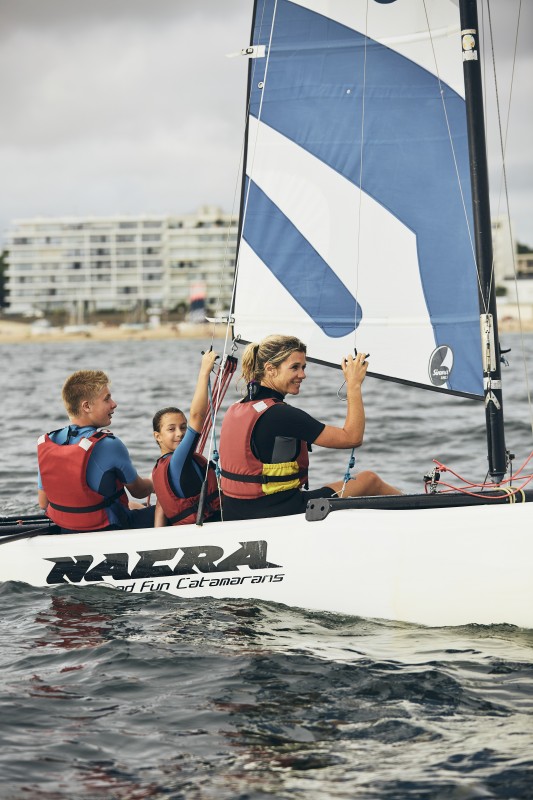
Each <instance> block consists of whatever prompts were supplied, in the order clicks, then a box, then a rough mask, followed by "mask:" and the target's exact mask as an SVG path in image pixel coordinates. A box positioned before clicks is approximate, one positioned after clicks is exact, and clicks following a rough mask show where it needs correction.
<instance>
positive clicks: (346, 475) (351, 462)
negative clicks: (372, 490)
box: [338, 447, 355, 497]
mask: <svg viewBox="0 0 533 800" xmlns="http://www.w3.org/2000/svg"><path fill="white" fill-rule="evenodd" d="M354 467H355V447H352V452H351V453H350V458H349V460H348V466H347V467H346V472H345V473H344V479H343V480H344V483H343V484H342V489H341V491H340V494H339V495H338V497H344V490H345V489H346V484H347V483H348V481H349V480H351V477H352V475H351V470H352V469H353V468H354Z"/></svg>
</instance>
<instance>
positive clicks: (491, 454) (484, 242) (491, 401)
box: [459, 0, 507, 483]
mask: <svg viewBox="0 0 533 800" xmlns="http://www.w3.org/2000/svg"><path fill="white" fill-rule="evenodd" d="M459 8H460V14H461V40H462V47H463V71H464V79H465V100H466V121H467V129H468V148H469V153H470V178H471V183H472V203H473V215H474V238H475V247H476V261H477V270H478V276H479V308H480V324H481V344H482V359H483V386H484V394H485V422H486V428H487V447H488V461H489V473H490V476H491V478H492V480H493V481H494V482H495V483H497V482H499V481H501V480H502V478H503V477H504V475H505V473H506V471H507V456H506V450H505V436H504V428H503V400H502V382H501V364H500V344H499V339H498V317H497V311H496V294H495V287H494V280H493V275H492V266H493V264H492V230H491V217H490V203H489V180H488V167H487V151H486V142H485V123H484V119H485V117H484V111H483V89H482V82H481V65H480V62H479V60H478V17H477V0H459Z"/></svg>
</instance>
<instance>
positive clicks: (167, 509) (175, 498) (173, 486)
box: [152, 350, 220, 528]
mask: <svg viewBox="0 0 533 800" xmlns="http://www.w3.org/2000/svg"><path fill="white" fill-rule="evenodd" d="M216 358H218V356H217V354H216V353H214V352H213V351H212V350H210V351H208V352H207V353H204V355H203V356H202V362H201V365H200V372H199V374H198V381H197V383H196V390H195V392H194V396H193V399H192V402H191V409H190V413H189V424H188V425H187V419H186V417H185V415H184V413H183V412H182V411H180V409H179V408H175V407H173V406H171V407H168V408H162V409H161V410H160V411H158V412H157V413H156V414H155V416H154V418H153V429H154V437H155V440H156V442H157V443H158V445H159V447H160V449H161V457H160V458H159V459H158V460H157V462H156V465H155V467H154V469H153V472H152V480H153V482H154V491H155V493H156V495H157V506H156V512H155V527H156V528H159V527H162V526H164V525H187V524H191V523H194V522H196V513H197V511H198V502H199V495H200V490H201V488H202V483H203V481H204V478H205V477H206V471H207V501H206V505H205V510H204V520H210V521H214V520H215V519H220V511H219V509H220V496H219V491H218V485H217V479H216V475H215V471H214V468H213V466H212V465H208V463H207V461H206V459H205V458H204V457H203V456H200V455H197V454H196V453H195V452H194V451H195V449H196V445H197V444H198V440H199V438H200V434H201V431H202V426H203V424H204V420H205V417H206V414H207V410H208V404H209V398H208V383H209V375H210V374H211V370H212V369H213V365H214V363H215V359H216Z"/></svg>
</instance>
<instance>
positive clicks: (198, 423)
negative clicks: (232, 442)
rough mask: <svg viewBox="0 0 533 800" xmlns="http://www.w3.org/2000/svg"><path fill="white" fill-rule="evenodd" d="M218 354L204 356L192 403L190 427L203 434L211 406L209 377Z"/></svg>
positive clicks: (211, 353)
mask: <svg viewBox="0 0 533 800" xmlns="http://www.w3.org/2000/svg"><path fill="white" fill-rule="evenodd" d="M217 357H218V356H217V354H216V353H215V352H214V351H213V350H208V352H207V353H204V355H203V356H202V363H201V364H200V372H199V373H198V380H197V382H196V389H195V391H194V395H193V398H192V401H191V410H190V412H189V426H190V427H191V428H192V429H193V431H196V432H197V433H201V430H202V426H203V424H204V420H205V418H206V415H207V408H208V404H209V397H208V394H207V386H208V383H209V376H210V374H211V370H212V369H213V365H214V363H215V359H216V358H217Z"/></svg>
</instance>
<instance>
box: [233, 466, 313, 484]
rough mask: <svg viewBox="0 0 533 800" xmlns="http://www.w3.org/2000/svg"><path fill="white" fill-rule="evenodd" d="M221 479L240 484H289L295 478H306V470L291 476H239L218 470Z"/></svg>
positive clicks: (235, 473)
mask: <svg viewBox="0 0 533 800" xmlns="http://www.w3.org/2000/svg"><path fill="white" fill-rule="evenodd" d="M220 474H221V475H222V477H223V478H227V479H228V480H230V481H239V482H240V483H289V482H290V481H294V480H296V479H297V478H298V479H299V478H307V474H308V472H307V470H306V469H300V470H298V472H293V473H292V474H291V475H240V474H239V473H237V472H228V471H227V470H225V469H221V470H220Z"/></svg>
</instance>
